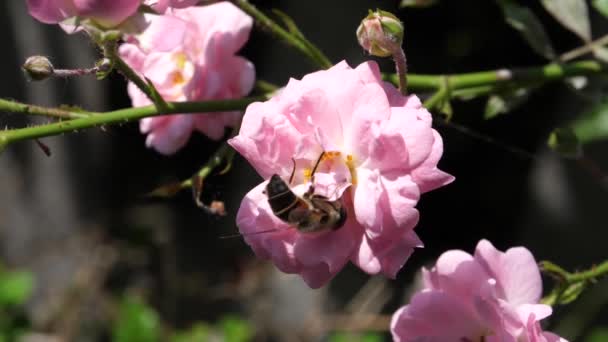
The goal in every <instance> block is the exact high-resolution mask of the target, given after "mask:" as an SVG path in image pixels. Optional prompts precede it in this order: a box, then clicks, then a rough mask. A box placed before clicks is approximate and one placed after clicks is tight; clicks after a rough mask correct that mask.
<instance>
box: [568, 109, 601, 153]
mask: <svg viewBox="0 0 608 342" xmlns="http://www.w3.org/2000/svg"><path fill="white" fill-rule="evenodd" d="M571 127H572V129H573V130H574V133H575V134H576V136H577V137H578V139H579V140H580V142H581V143H583V144H586V143H589V142H592V141H597V140H603V139H606V138H608V102H601V103H599V104H598V105H596V106H595V107H593V108H591V110H589V111H588V112H586V113H584V114H583V115H582V116H581V117H580V118H579V119H578V120H576V121H575V122H573V123H572V125H571Z"/></svg>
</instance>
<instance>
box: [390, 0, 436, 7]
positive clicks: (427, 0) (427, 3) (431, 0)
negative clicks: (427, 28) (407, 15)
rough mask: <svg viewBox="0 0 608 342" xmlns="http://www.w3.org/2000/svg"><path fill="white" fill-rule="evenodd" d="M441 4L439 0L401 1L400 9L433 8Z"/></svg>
mask: <svg viewBox="0 0 608 342" xmlns="http://www.w3.org/2000/svg"><path fill="white" fill-rule="evenodd" d="M438 3H439V0H401V3H400V4H399V7H401V8H403V7H431V6H433V5H436V4H438Z"/></svg>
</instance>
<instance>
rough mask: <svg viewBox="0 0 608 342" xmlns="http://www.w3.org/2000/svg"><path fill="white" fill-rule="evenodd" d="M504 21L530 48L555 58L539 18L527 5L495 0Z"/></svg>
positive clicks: (548, 57) (547, 56) (510, 0)
mask: <svg viewBox="0 0 608 342" xmlns="http://www.w3.org/2000/svg"><path fill="white" fill-rule="evenodd" d="M497 4H498V5H499V6H500V8H501V9H502V13H503V15H504V17H505V20H506V22H507V23H508V24H509V25H511V27H513V28H514V29H516V30H517V31H519V33H520V34H521V35H522V37H523V38H524V39H525V40H526V42H527V43H528V44H529V45H530V47H532V49H533V50H534V51H535V52H536V53H538V54H540V55H541V56H544V57H545V58H547V59H553V58H555V51H554V50H553V46H552V45H551V41H550V40H549V36H548V35H547V32H545V29H544V27H543V25H542V24H541V22H540V20H539V19H538V18H537V17H536V15H535V14H534V13H533V12H532V11H531V10H530V9H529V8H527V7H524V6H521V5H519V4H518V3H516V2H515V1H512V0H497Z"/></svg>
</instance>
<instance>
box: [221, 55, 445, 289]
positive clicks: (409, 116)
mask: <svg viewBox="0 0 608 342" xmlns="http://www.w3.org/2000/svg"><path fill="white" fill-rule="evenodd" d="M431 120H432V119H431V115H430V114H429V112H428V111H427V110H426V109H424V108H423V107H422V105H421V103H420V101H419V100H418V98H417V97H416V96H414V95H412V96H408V97H403V96H402V95H401V94H399V92H398V91H397V90H396V89H395V88H394V87H393V86H392V85H390V84H388V83H384V82H383V81H382V80H381V75H380V72H379V70H378V66H377V64H376V63H375V62H366V63H363V64H361V65H359V66H358V67H357V68H356V69H352V68H351V67H350V66H349V65H348V64H347V63H346V62H341V63H339V64H337V65H335V66H334V67H332V68H330V69H329V70H324V71H319V72H315V73H312V74H309V75H307V76H304V78H303V79H302V80H301V81H298V80H294V79H291V80H290V81H289V84H288V85H287V86H286V87H285V88H284V89H283V90H282V91H281V92H280V93H279V94H277V95H276V96H274V97H273V98H272V99H270V100H269V101H266V102H262V103H260V102H258V103H253V104H251V105H250V106H249V107H248V108H247V111H246V113H245V116H244V117H243V123H242V125H241V130H240V133H239V135H238V136H236V137H235V138H233V139H231V140H230V141H229V143H230V144H231V145H232V146H233V147H234V148H235V149H236V150H237V151H238V152H239V153H241V154H242V155H243V156H244V157H245V158H246V159H247V160H248V161H249V162H250V163H251V164H252V165H253V167H254V168H255V169H256V170H257V172H258V173H259V174H260V175H261V176H262V177H263V178H264V179H269V178H270V177H271V175H272V174H274V173H276V174H278V175H280V176H281V177H282V178H283V179H284V180H285V181H287V180H288V178H289V175H290V173H291V171H292V165H293V164H292V158H293V159H294V160H295V162H296V171H295V177H294V182H293V187H292V188H293V190H294V192H295V193H297V194H299V195H302V194H303V193H304V192H305V191H306V190H307V189H308V187H309V181H310V172H311V168H312V167H313V164H314V163H315V161H316V160H317V158H318V157H319V156H320V154H321V152H323V151H325V152H326V153H327V155H326V157H327V158H324V160H323V161H322V162H321V164H320V166H319V168H318V170H317V172H316V173H315V175H314V176H315V193H316V194H320V195H325V196H326V197H328V198H331V199H337V198H340V197H341V198H342V200H343V202H344V205H345V206H346V210H347V221H346V223H345V224H344V226H343V227H342V228H340V229H338V230H335V231H332V232H327V233H301V232H299V231H298V230H297V229H295V228H294V227H290V226H289V225H288V224H286V223H284V222H283V221H281V220H280V219H279V218H277V217H276V216H275V215H274V214H273V212H272V210H271V208H270V206H269V204H268V198H267V196H266V195H265V194H264V193H263V190H264V188H265V186H266V184H267V182H263V183H262V184H260V185H258V186H257V187H255V188H254V189H253V190H251V191H250V192H249V193H248V194H247V195H246V196H245V198H244V199H243V201H242V203H241V207H240V209H239V212H238V214H237V225H238V226H239V229H240V232H241V233H242V235H243V237H244V239H245V241H246V242H247V243H248V244H249V245H250V246H251V247H252V248H253V250H254V251H255V253H256V254H257V255H258V256H259V257H262V258H266V259H271V260H272V261H273V262H274V263H275V265H276V266H277V267H278V268H279V269H280V270H282V271H283V272H287V273H298V274H300V275H301V276H302V277H303V279H304V280H305V281H306V283H307V284H308V285H309V286H310V287H313V288H317V287H320V286H322V285H324V284H325V283H326V282H328V281H329V280H330V279H331V278H332V277H333V276H334V275H335V274H336V273H337V272H338V271H339V270H340V269H341V268H342V267H343V266H344V265H345V264H346V263H347V262H348V261H349V260H350V261H352V262H353V263H354V264H356V265H357V266H359V267H360V268H361V269H362V270H364V271H365V272H368V273H370V274H376V273H383V274H385V275H386V276H388V277H395V275H396V273H397V271H399V269H400V268H401V267H402V266H403V264H404V263H405V261H406V260H407V259H408V257H409V256H410V254H411V253H412V252H413V250H414V248H415V247H421V246H422V242H421V241H420V240H419V239H418V236H417V235H416V234H415V233H414V231H413V229H414V226H415V225H416V223H417V222H418V211H417V210H416V209H415V208H414V207H415V205H416V203H417V202H418V199H419V197H420V194H421V193H424V192H427V191H430V190H432V189H435V188H438V187H440V186H443V185H445V184H448V183H450V182H451V181H452V180H453V177H452V176H450V175H448V174H446V173H444V172H442V171H440V170H439V169H437V162H438V161H439V158H440V157H441V154H442V152H443V145H442V140H441V137H440V136H439V134H438V133H437V132H436V131H435V130H433V129H432V128H431ZM268 230H274V231H270V232H264V231H268ZM256 232H257V233H256ZM260 232H263V233H260Z"/></svg>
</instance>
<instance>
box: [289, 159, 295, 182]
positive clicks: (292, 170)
mask: <svg viewBox="0 0 608 342" xmlns="http://www.w3.org/2000/svg"><path fill="white" fill-rule="evenodd" d="M291 162H292V163H293V168H292V169H291V176H289V185H291V182H292V181H293V175H294V174H295V173H296V160H295V159H294V158H293V157H291Z"/></svg>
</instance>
